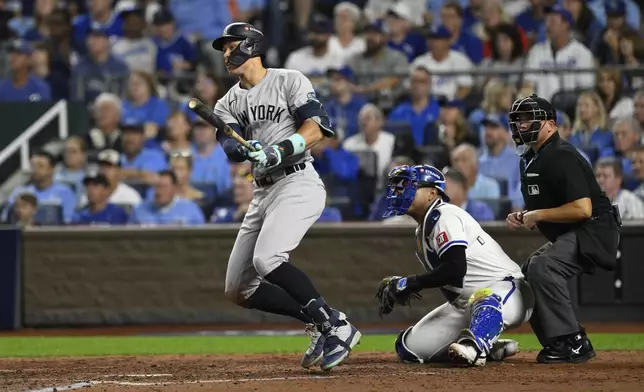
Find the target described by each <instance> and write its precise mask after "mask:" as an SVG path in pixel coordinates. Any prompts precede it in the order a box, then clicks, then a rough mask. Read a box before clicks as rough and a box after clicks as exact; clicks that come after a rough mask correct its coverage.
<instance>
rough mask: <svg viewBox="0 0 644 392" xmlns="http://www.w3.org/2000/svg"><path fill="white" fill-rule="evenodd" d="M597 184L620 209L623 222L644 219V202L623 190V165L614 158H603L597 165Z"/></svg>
mask: <svg viewBox="0 0 644 392" xmlns="http://www.w3.org/2000/svg"><path fill="white" fill-rule="evenodd" d="M595 176H596V177H597V182H598V183H599V186H600V187H601V188H602V191H604V192H605V193H606V196H607V197H608V198H609V199H610V201H611V202H612V203H613V204H616V205H617V206H618V207H619V213H620V215H621V216H622V220H641V219H644V201H642V200H641V199H640V198H638V197H637V196H635V194H634V193H633V192H631V191H629V190H628V189H624V188H623V182H624V173H623V170H622V163H621V162H620V161H619V160H618V159H615V158H613V157H607V158H602V159H600V160H598V161H597V164H596V165H595Z"/></svg>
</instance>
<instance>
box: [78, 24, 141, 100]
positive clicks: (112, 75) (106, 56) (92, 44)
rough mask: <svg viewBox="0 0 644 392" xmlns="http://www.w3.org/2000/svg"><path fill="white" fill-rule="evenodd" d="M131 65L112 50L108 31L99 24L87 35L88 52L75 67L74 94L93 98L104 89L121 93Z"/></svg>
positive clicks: (79, 98)
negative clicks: (116, 55)
mask: <svg viewBox="0 0 644 392" xmlns="http://www.w3.org/2000/svg"><path fill="white" fill-rule="evenodd" d="M128 73H129V69H128V66H127V64H125V63H124V62H123V61H122V60H121V59H119V58H117V57H115V56H114V55H113V54H112V51H111V48H110V41H109V37H108V36H107V31H106V30H103V29H102V28H100V27H98V26H96V28H92V29H91V30H90V31H89V34H88V35H87V55H86V56H85V57H83V58H82V59H81V60H80V61H79V63H78V64H76V66H74V68H72V81H71V89H72V91H71V96H72V99H74V100H79V101H93V100H94V99H95V98H96V97H97V96H99V95H100V94H101V93H104V92H113V93H115V94H118V95H121V94H122V93H123V87H124V85H125V81H126V79H127V75H128Z"/></svg>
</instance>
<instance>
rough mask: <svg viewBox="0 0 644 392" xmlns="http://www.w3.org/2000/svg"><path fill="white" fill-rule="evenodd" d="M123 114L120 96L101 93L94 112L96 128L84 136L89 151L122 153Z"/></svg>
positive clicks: (95, 102)
mask: <svg viewBox="0 0 644 392" xmlns="http://www.w3.org/2000/svg"><path fill="white" fill-rule="evenodd" d="M122 112H123V104H122V102H121V99H120V98H119V97H118V96H116V95H114V94H112V93H101V94H100V95H99V96H98V97H96V100H95V101H94V108H93V111H92V115H93V117H94V128H92V129H90V130H89V132H87V134H85V136H84V140H85V143H86V144H87V149H88V150H90V151H101V150H105V149H111V150H116V151H118V152H121V151H122V146H121V143H122V135H121V130H120V129H119V125H120V123H121V115H122Z"/></svg>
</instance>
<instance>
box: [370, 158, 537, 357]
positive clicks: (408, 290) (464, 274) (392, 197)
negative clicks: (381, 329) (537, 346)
mask: <svg viewBox="0 0 644 392" xmlns="http://www.w3.org/2000/svg"><path fill="white" fill-rule="evenodd" d="M404 214H407V215H409V216H411V217H412V218H414V219H415V220H416V222H418V227H417V228H416V256H417V257H418V259H419V260H420V262H421V264H422V265H423V267H425V270H426V271H427V272H425V273H423V274H418V275H410V276H407V277H402V276H390V277H387V278H385V279H384V280H383V281H382V282H381V284H380V289H379V290H378V293H377V295H376V297H377V298H378V300H379V301H380V314H381V316H382V315H383V314H388V313H390V312H391V311H392V310H393V308H394V305H396V304H398V305H409V303H410V301H411V299H414V298H420V293H419V292H420V291H421V290H423V289H428V288H433V287H438V288H439V289H440V290H441V292H442V293H443V295H444V296H445V298H446V299H447V301H448V302H446V303H445V304H443V305H441V306H439V307H438V308H436V309H434V310H433V311H431V312H430V313H429V314H428V315H427V316H425V317H424V318H423V319H422V320H420V321H419V322H418V323H417V324H416V325H414V326H413V327H410V328H407V329H406V330H404V331H402V332H401V333H400V334H399V335H398V338H397V339H396V343H395V349H396V353H397V354H398V356H399V357H400V359H402V360H403V361H404V362H410V363H427V362H448V361H453V362H456V363H458V364H464V365H469V366H484V365H485V362H486V360H497V361H500V360H503V359H504V358H506V357H508V356H511V355H514V354H516V353H517V352H518V343H517V342H516V341H513V340H508V339H500V340H499V336H500V335H501V333H502V332H503V331H504V330H506V329H510V328H514V327H517V326H519V325H521V324H522V323H524V322H526V321H528V319H529V318H530V315H531V314H532V308H533V303H534V297H533V296H532V291H531V290H530V287H529V286H528V283H527V282H525V281H524V279H523V274H522V273H521V268H520V267H519V266H518V265H517V264H516V263H514V262H513V261H512V260H511V259H510V258H509V257H508V255H506V254H505V252H504V251H503V250H502V249H501V247H500V246H499V244H498V243H497V242H496V241H495V240H494V239H492V237H490V236H489V235H488V234H487V233H486V232H485V231H483V229H482V228H481V226H480V225H479V224H478V222H476V220H474V218H472V216H471V215H469V214H468V213H467V212H465V211H464V210H463V209H461V208H459V207H457V206H455V205H452V204H449V197H448V196H447V194H446V193H445V176H444V175H443V173H441V172H440V171H439V170H438V169H436V168H434V167H432V166H429V165H418V166H411V167H410V166H398V167H396V168H394V169H392V170H391V172H390V173H389V178H388V189H387V212H386V213H385V217H388V216H393V215H404Z"/></svg>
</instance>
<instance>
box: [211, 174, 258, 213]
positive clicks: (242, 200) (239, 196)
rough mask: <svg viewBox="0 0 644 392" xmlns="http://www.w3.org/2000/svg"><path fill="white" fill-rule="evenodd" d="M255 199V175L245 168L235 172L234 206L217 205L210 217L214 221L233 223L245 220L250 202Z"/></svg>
mask: <svg viewBox="0 0 644 392" xmlns="http://www.w3.org/2000/svg"><path fill="white" fill-rule="evenodd" d="M252 200H253V175H252V174H251V172H250V170H249V169H247V168H244V169H242V170H240V171H238V172H236V173H235V176H234V179H233V203H234V205H232V206H226V207H217V208H215V210H214V211H213V213H212V216H211V217H210V222H212V223H233V222H241V221H243V220H244V216H245V215H246V212H248V207H249V206H250V202H251V201H252Z"/></svg>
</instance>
